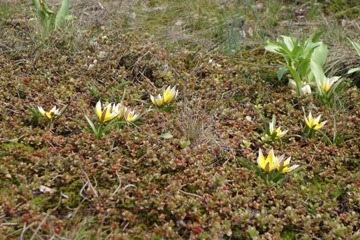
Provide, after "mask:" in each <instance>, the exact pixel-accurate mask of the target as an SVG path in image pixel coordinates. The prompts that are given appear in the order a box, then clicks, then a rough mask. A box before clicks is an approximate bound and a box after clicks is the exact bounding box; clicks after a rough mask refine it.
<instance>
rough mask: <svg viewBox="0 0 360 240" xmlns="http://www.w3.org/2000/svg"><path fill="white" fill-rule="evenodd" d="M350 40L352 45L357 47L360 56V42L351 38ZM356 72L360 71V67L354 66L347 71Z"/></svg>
mask: <svg viewBox="0 0 360 240" xmlns="http://www.w3.org/2000/svg"><path fill="white" fill-rule="evenodd" d="M348 40H349V41H350V43H351V45H352V46H353V47H354V48H355V50H356V52H357V54H358V55H359V56H360V44H359V43H356V42H353V41H351V40H350V39H349V38H348ZM354 72H360V67H357V68H352V69H350V70H349V71H348V72H347V73H348V74H349V73H354Z"/></svg>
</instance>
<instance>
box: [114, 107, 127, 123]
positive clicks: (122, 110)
mask: <svg viewBox="0 0 360 240" xmlns="http://www.w3.org/2000/svg"><path fill="white" fill-rule="evenodd" d="M115 109H116V110H117V112H118V115H117V119H118V120H120V119H121V118H122V117H124V113H125V112H126V110H127V107H125V106H124V105H123V104H122V103H118V104H117V105H116V107H115Z"/></svg>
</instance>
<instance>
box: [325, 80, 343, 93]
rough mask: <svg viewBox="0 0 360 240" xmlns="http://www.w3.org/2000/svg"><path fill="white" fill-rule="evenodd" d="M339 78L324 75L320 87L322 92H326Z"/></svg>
mask: <svg viewBox="0 0 360 240" xmlns="http://www.w3.org/2000/svg"><path fill="white" fill-rule="evenodd" d="M339 79H340V77H332V78H327V77H325V78H324V80H323V82H322V85H321V88H322V89H323V90H324V92H328V91H329V90H330V89H331V87H332V86H333V85H334V83H335V82H336V81H337V80H339Z"/></svg>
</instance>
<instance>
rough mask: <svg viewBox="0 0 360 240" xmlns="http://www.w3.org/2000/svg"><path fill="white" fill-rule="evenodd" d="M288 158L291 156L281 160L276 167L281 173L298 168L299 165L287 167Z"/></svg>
mask: <svg viewBox="0 0 360 240" xmlns="http://www.w3.org/2000/svg"><path fill="white" fill-rule="evenodd" d="M290 159H291V157H289V158H288V159H286V160H285V161H281V163H280V165H279V166H278V167H277V170H278V171H281V172H282V173H288V172H291V171H292V170H294V169H296V168H298V167H299V165H294V166H291V167H289V163H290Z"/></svg>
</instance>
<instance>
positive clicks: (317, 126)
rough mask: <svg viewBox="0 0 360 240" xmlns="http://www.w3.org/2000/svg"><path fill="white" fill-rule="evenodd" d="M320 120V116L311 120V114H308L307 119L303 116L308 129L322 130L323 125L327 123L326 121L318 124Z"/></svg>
mask: <svg viewBox="0 0 360 240" xmlns="http://www.w3.org/2000/svg"><path fill="white" fill-rule="evenodd" d="M320 118H321V115H319V116H318V117H317V118H315V119H313V117H312V115H311V112H309V116H308V117H307V118H306V116H305V122H306V125H307V126H308V127H309V128H310V129H314V130H318V129H320V128H322V127H323V126H324V125H325V123H326V122H327V121H323V122H321V123H319V121H320Z"/></svg>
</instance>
